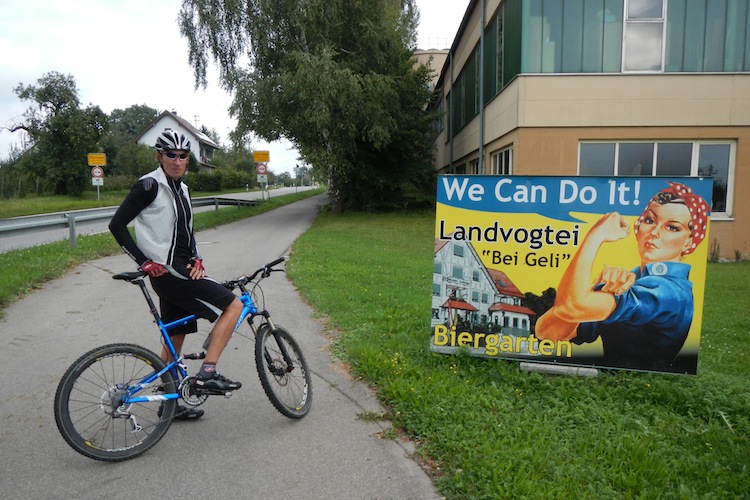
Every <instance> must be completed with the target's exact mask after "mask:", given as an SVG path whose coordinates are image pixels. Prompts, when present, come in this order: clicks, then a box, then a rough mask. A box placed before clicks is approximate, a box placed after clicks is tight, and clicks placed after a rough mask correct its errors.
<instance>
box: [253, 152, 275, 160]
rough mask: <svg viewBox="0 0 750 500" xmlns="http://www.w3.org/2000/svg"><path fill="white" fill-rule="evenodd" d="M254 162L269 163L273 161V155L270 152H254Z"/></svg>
mask: <svg viewBox="0 0 750 500" xmlns="http://www.w3.org/2000/svg"><path fill="white" fill-rule="evenodd" d="M253 161H256V162H269V161H271V153H270V152H269V151H254V152H253Z"/></svg>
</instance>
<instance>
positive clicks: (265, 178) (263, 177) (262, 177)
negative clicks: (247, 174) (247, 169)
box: [258, 174, 268, 184]
mask: <svg viewBox="0 0 750 500" xmlns="http://www.w3.org/2000/svg"><path fill="white" fill-rule="evenodd" d="M258 184H268V176H267V175H266V174H258Z"/></svg>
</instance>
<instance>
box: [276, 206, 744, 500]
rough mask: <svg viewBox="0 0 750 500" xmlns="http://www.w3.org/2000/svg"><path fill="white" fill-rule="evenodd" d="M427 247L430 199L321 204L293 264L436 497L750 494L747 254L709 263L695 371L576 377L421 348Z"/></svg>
mask: <svg viewBox="0 0 750 500" xmlns="http://www.w3.org/2000/svg"><path fill="white" fill-rule="evenodd" d="M433 245H434V213H433V212H426V213H420V214H405V215H402V216H394V215H377V216H374V215H364V214H346V215H344V216H331V215H326V214H323V215H321V216H320V217H319V218H318V219H317V220H316V222H315V224H314V225H313V228H312V229H310V230H309V231H308V232H306V233H305V234H304V235H302V236H301V237H300V238H299V239H298V240H297V241H296V242H295V245H294V248H293V252H292V259H291V260H290V262H289V263H288V266H287V271H288V274H289V276H290V277H291V279H292V280H293V281H294V283H295V286H296V287H297V288H298V289H299V290H300V292H301V293H302V294H303V296H304V297H305V299H306V300H307V301H309V302H310V303H311V304H313V305H314V306H315V307H316V308H317V309H318V311H319V312H320V313H321V315H323V316H324V317H325V318H326V319H327V320H328V322H329V323H330V328H331V329H334V330H337V331H339V332H341V333H340V336H339V338H338V339H337V340H336V342H335V345H334V347H333V350H334V352H335V353H337V354H338V355H339V356H341V357H342V358H343V359H344V361H346V362H347V363H348V364H349V365H350V366H351V367H352V369H353V370H354V372H355V374H356V375H357V376H360V377H363V378H364V379H365V380H367V381H368V382H369V383H370V384H372V385H373V386H374V387H375V388H376V389H377V391H378V395H379V396H380V398H381V400H382V401H383V402H384V403H385V404H386V406H387V408H388V410H389V412H388V417H389V418H390V419H391V420H392V421H393V423H394V424H395V425H396V426H397V427H400V428H402V429H403V430H404V431H405V432H406V433H407V434H408V435H409V436H411V437H412V439H413V440H415V441H416V442H417V443H418V444H419V445H420V446H419V449H418V454H419V455H420V456H421V457H422V459H423V460H424V462H425V463H426V464H427V465H429V466H430V467H431V468H432V472H433V474H434V478H435V481H436V484H437V486H438V488H439V490H440V492H441V493H442V494H443V495H444V496H445V497H446V498H456V499H458V498H461V499H464V498H581V497H583V498H744V497H746V495H747V492H748V491H750V468H748V461H747V457H748V456H750V398H748V395H747V379H748V376H750V363H748V356H749V354H748V353H750V331H748V325H750V309H748V307H747V303H746V302H747V297H748V296H750V262H742V263H731V264H709V265H708V278H707V283H706V301H705V302H706V303H705V307H704V317H703V334H702V340H701V354H700V364H699V375H698V376H694V377H685V376H682V377H681V376H674V375H662V374H646V373H628V372H622V371H620V372H617V371H603V372H601V373H600V375H599V377H598V378H578V377H572V376H571V377H563V376H555V375H543V374H539V373H524V372H521V371H520V370H519V368H518V364H517V363H516V362H508V361H503V360H489V359H482V358H472V357H469V356H465V355H459V356H447V355H439V354H435V353H431V352H430V351H429V347H428V346H429V318H430V290H431V281H432V267H433V257H434V254H433V250H434V247H433ZM331 256H335V257H334V258H331ZM547 295H549V294H547ZM542 298H543V299H545V300H548V299H549V297H548V296H547V297H545V294H543V296H542Z"/></svg>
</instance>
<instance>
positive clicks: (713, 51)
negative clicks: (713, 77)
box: [664, 0, 750, 72]
mask: <svg viewBox="0 0 750 500" xmlns="http://www.w3.org/2000/svg"><path fill="white" fill-rule="evenodd" d="M748 13H750V2H747V1H746V0H724V1H709V2H697V1H695V0H691V1H685V0H681V1H670V2H669V5H668V7H667V30H666V31H667V43H666V54H665V67H664V70H665V71H673V72H682V71H686V72H703V71H712V72H714V71H715V72H734V71H748V70H750V17H748Z"/></svg>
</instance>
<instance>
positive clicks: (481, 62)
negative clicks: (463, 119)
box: [479, 0, 486, 174]
mask: <svg viewBox="0 0 750 500" xmlns="http://www.w3.org/2000/svg"><path fill="white" fill-rule="evenodd" d="M485 1H486V0H482V1H481V2H480V3H481V4H482V5H481V6H482V15H481V19H482V21H481V23H482V24H481V26H482V29H481V31H480V32H479V173H480V174H483V173H484V24H485V10H486V9H485Z"/></svg>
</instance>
